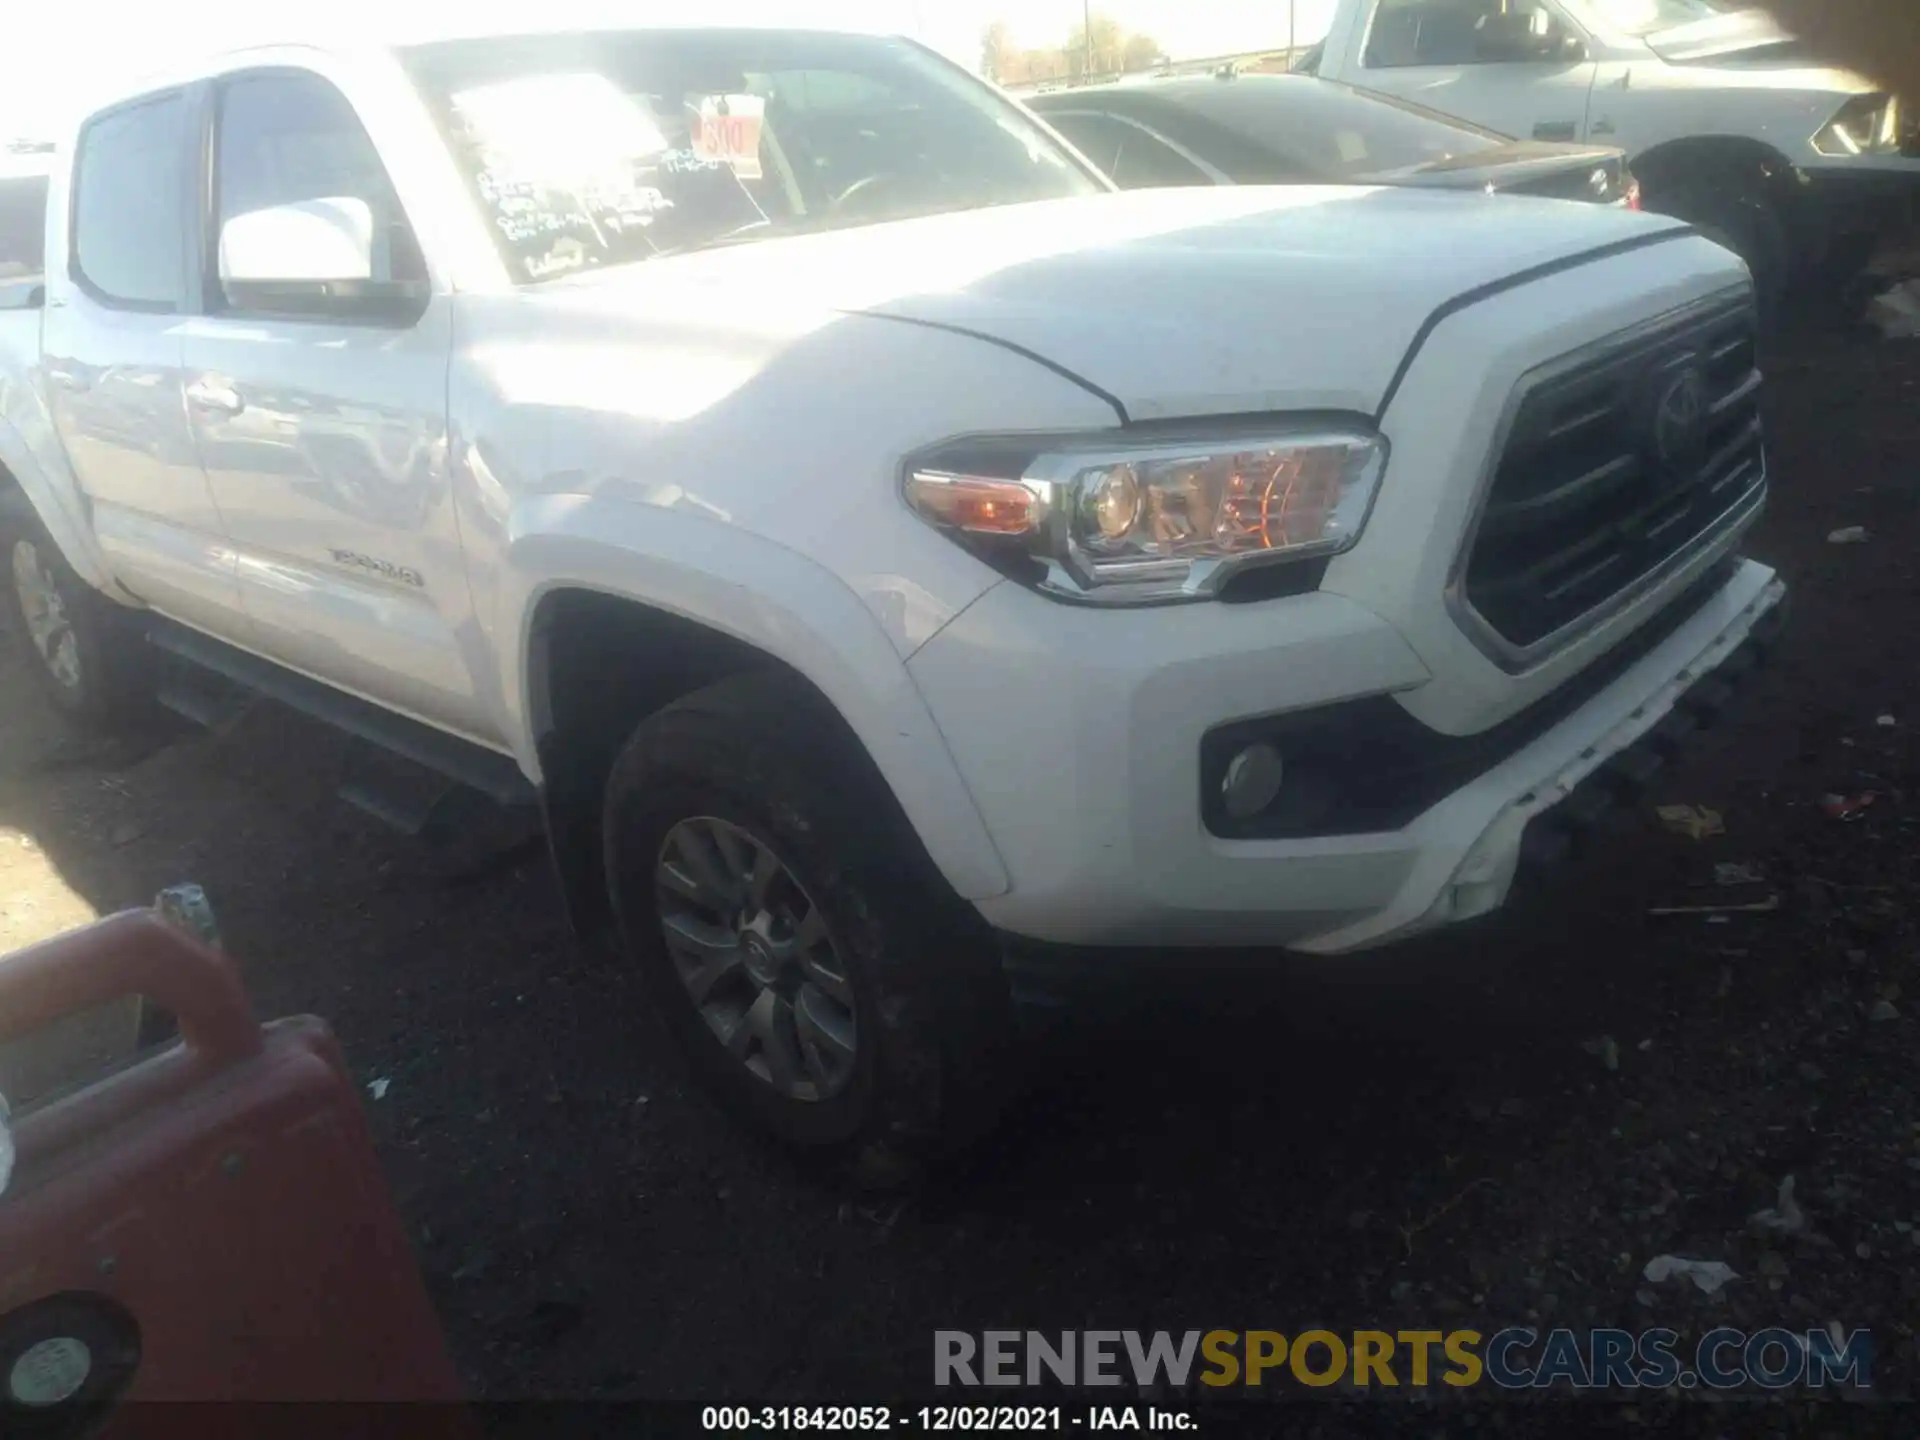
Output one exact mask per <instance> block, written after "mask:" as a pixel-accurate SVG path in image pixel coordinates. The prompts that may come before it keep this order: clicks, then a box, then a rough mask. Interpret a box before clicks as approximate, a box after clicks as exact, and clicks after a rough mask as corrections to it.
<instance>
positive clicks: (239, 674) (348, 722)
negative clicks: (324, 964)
mask: <svg viewBox="0 0 1920 1440" xmlns="http://www.w3.org/2000/svg"><path fill="white" fill-rule="evenodd" d="M147 639H148V642H149V643H150V644H152V645H153V646H154V648H156V649H158V650H160V651H162V652H164V653H165V654H167V655H170V656H173V657H174V658H175V659H177V660H182V661H185V662H186V663H187V664H188V665H191V666H194V667H196V668H198V669H200V670H203V671H207V672H210V673H211V674H212V675H216V676H218V677H220V678H221V679H223V680H226V681H230V682H231V683H232V684H234V685H237V686H239V687H241V688H242V689H244V690H248V691H251V692H253V693H254V694H256V695H260V696H263V697H265V698H266V699H269V700H275V701H278V702H279V703H280V704H282V705H285V706H287V707H289V708H290V709H294V710H298V711H300V712H301V713H302V714H304V715H310V716H312V717H313V718H314V719H316V720H319V721H320V722H322V723H323V724H326V725H330V726H332V727H333V728H334V729H336V730H341V731H344V732H345V733H346V734H348V735H349V736H352V737H353V738H354V739H356V740H361V741H365V742H366V743H367V744H369V745H372V746H374V747H376V748H377V749H380V750H384V751H386V752H387V753H388V754H390V755H395V756H398V757H399V758H400V759H402V760H407V761H411V762H412V763H413V764H414V765H417V766H419V767H421V768H423V769H426V770H430V771H432V772H434V773H435V774H436V775H439V776H443V777H444V778H446V779H448V780H452V781H454V782H455V783H457V784H459V785H462V786H464V787H466V788H467V789H469V790H474V791H478V792H479V793H480V794H482V795H484V796H486V797H487V798H488V799H489V800H492V801H493V802H494V803H495V804H497V805H502V806H507V807H510V808H517V807H520V806H533V805H537V804H539V795H538V793H537V792H536V791H535V790H534V788H533V786H532V785H531V784H530V783H528V781H527V777H526V776H524V775H522V774H521V773H520V767H519V765H517V764H516V763H515V762H514V761H513V759H512V758H511V757H510V756H506V755H502V754H500V753H498V752H497V751H493V750H488V749H486V748H484V747H482V746H479V745H475V744H473V743H472V742H470V741H467V740H461V739H459V738H458V737H456V736H452V735H448V734H445V733H443V732H442V731H439V730H435V729H433V728H432V727H431V726H428V725H422V724H421V723H420V722H419V721H417V720H409V719H407V718H406V717H405V716H404V715H395V714H394V713H393V712H392V711H389V710H383V709H381V708H380V707H379V706H378V705H374V704H372V703H371V702H369V701H366V700H361V699H359V698H358V697H356V696H353V695H348V694H346V693H345V692H343V691H340V690H336V689H334V688H333V687H332V686H331V685H326V684H322V683H321V682H320V681H318V680H310V679H308V678H307V677H306V676H304V675H298V674H295V673H294V672H293V671H291V670H288V669H285V668H284V667H282V666H279V665H276V664H274V663H273V662H272V661H271V660H262V659H261V658H260V657H259V656H257V655H250V654H248V653H247V652H246V651H244V650H239V649H236V648H234V647H233V646H231V645H227V644H223V643H222V642H221V641H218V640H214V639H211V638H209V637H208V636H205V635H202V634H200V633H199V632H197V631H194V630H188V629H187V628H186V627H184V626H182V625H178V624H175V623H173V622H172V621H165V620H161V621H156V623H155V624H154V626H153V628H152V630H151V631H150V632H149V634H148V637H147ZM176 698H178V695H176ZM163 703H164V702H163ZM189 703H192V702H189ZM169 708H172V707H171V706H169ZM189 718H198V717H197V716H190V717H189ZM343 788H345V789H349V790H353V791H355V794H349V795H347V796H346V798H347V799H348V800H349V801H350V802H351V803H355V804H360V798H356V795H360V796H361V798H372V799H373V804H370V805H368V804H361V805H360V808H362V809H366V810H368V811H369V813H372V814H375V815H377V816H379V818H381V819H383V820H386V819H389V818H390V817H391V818H392V819H396V820H397V819H401V818H402V817H408V816H412V815H415V814H421V813H422V812H421V811H420V809H419V807H417V806H416V805H411V804H396V803H394V802H393V801H391V800H390V799H388V798H387V797H385V796H384V795H382V796H379V797H374V795H373V791H372V787H369V786H366V785H364V784H363V785H358V786H355V785H353V784H351V783H350V784H349V785H348V786H346V787H343ZM362 792H364V794H362ZM441 798H442V799H444V796H442V797H441ZM439 803H440V802H439V800H436V801H435V803H434V804H433V805H431V806H428V807H426V810H425V813H424V815H423V818H422V819H421V824H420V827H419V828H425V826H426V824H427V823H428V818H429V817H430V815H431V812H432V811H433V810H436V809H438V808H439ZM402 828H407V826H405V825H403V826H402Z"/></svg>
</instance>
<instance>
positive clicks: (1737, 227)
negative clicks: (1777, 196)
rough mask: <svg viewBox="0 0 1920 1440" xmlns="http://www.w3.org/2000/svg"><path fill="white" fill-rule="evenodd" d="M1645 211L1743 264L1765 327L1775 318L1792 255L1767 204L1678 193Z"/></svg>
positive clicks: (1715, 193)
mask: <svg viewBox="0 0 1920 1440" xmlns="http://www.w3.org/2000/svg"><path fill="white" fill-rule="evenodd" d="M1649 208H1651V209H1654V210H1657V211H1659V212H1660V213H1661V214H1663V215H1671V216H1672V217H1673V218H1674V219H1676V220H1684V221H1686V222H1687V223H1688V224H1689V225H1692V226H1693V227H1694V228H1695V229H1697V230H1699V231H1700V233H1701V234H1703V235H1705V236H1706V237H1707V238H1708V239H1709V240H1712V241H1715V242H1716V243H1718V244H1720V245H1724V246H1725V247H1726V248H1727V249H1729V250H1731V251H1733V253H1734V254H1736V255H1738V256H1739V257H1740V258H1741V259H1742V260H1744V261H1746V262H1747V269H1748V270H1749V271H1750V272H1751V273H1752V275H1753V289H1754V296H1755V299H1756V300H1757V302H1758V304H1759V307H1760V315H1761V318H1762V319H1763V320H1764V321H1767V322H1769V323H1771V322H1772V321H1774V320H1775V319H1777V318H1778V316H1779V314H1780V308H1781V306H1782V304H1783V303H1784V302H1785V300H1786V297H1787V286H1788V282H1789V280H1790V278H1791V276H1792V270H1793V251H1792V246H1791V244H1790V243H1789V241H1788V239H1787V227H1786V224H1785V222H1783V221H1782V220H1781V218H1780V213H1779V211H1778V210H1777V209H1776V208H1775V207H1774V205H1773V203H1772V202H1771V201H1769V200H1768V199H1767V198H1766V197H1765V196H1763V195H1757V194H1753V193H1750V192H1747V191H1742V190H1732V189H1728V190H1722V189H1716V188H1713V187H1711V186H1701V187H1698V188H1694V187H1682V188H1679V189H1676V190H1674V191H1673V192H1671V193H1669V194H1665V195H1658V194H1657V195H1656V196H1655V198H1654V199H1653V200H1652V201H1651V202H1650V206H1649Z"/></svg>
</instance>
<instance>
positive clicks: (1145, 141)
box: [1028, 72, 1639, 208]
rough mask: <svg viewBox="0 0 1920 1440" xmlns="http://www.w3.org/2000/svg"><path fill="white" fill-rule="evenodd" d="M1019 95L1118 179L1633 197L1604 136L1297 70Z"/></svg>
mask: <svg viewBox="0 0 1920 1440" xmlns="http://www.w3.org/2000/svg"><path fill="white" fill-rule="evenodd" d="M1028 104H1029V105H1030V106H1031V107H1032V108H1033V109H1034V111H1036V112H1037V113H1038V114H1040V115H1041V116H1043V117H1045V119H1046V121H1047V123H1048V124H1050V125H1052V126H1053V127H1054V128H1055V129H1057V130H1058V131H1059V132H1060V133H1061V134H1062V135H1065V136H1066V137H1067V139H1069V140H1071V141H1072V142H1073V143H1074V145H1075V146H1076V147H1078V149H1079V150H1080V152H1081V153H1082V154H1083V155H1085V156H1086V157H1087V158H1088V159H1090V160H1092V161H1093V162H1094V164H1096V165H1098V166H1100V168H1101V169H1103V170H1105V171H1106V172H1107V174H1109V175H1111V176H1112V177H1113V179H1114V180H1115V181H1116V182H1117V183H1118V184H1119V185H1121V186H1122V187H1124V188H1127V189H1132V188H1134V187H1136V186H1142V185H1291V184H1310V185H1414V186H1431V187H1434V188H1438V189H1448V190H1478V191H1483V192H1487V193H1496V192H1498V193H1509V194H1517V195H1540V196H1546V197H1550V198H1552V199H1556V200H1584V201H1588V202H1591V203H1593V204H1599V205H1623V206H1626V207H1628V208H1637V206H1638V204H1639V192H1638V189H1637V188H1636V186H1635V183H1634V180H1633V177H1632V175H1631V174H1630V173H1629V172H1628V170H1627V166H1626V159H1625V157H1624V156H1623V155H1621V153H1620V152H1619V151H1618V150H1615V149H1612V148H1610V147H1608V146H1602V145H1549V144H1546V143H1543V142H1541V141H1536V140H1528V141H1516V140H1513V139H1511V138H1509V137H1508V136H1505V135H1500V134H1496V133H1495V132H1494V131H1491V130H1486V129H1483V128H1481V127H1480V126H1478V125H1474V124H1471V123H1469V122H1467V121H1462V120H1454V119H1450V118H1449V117H1447V116H1445V115H1440V114H1437V113H1435V112H1433V111H1430V110H1425V109H1422V108H1421V107H1419V106H1416V105H1409V104H1407V103H1406V102H1405V101H1400V100H1394V99H1391V98H1388V97H1385V96H1374V95H1369V94H1367V93H1366V92H1365V91H1362V90H1356V89H1354V88H1353V87H1352V86H1350V85H1341V84H1338V83H1336V82H1334V81H1329V80H1316V79H1313V78H1311V77H1309V76H1304V75H1234V74H1232V73H1231V72H1228V73H1227V74H1224V75H1221V76H1217V77H1197V76H1196V77H1183V78H1169V79H1163V80H1154V81H1150V82H1146V83H1139V84H1125V83H1116V84H1110V85H1090V86H1085V87H1083V88H1079V89H1074V90H1066V91H1056V92H1055V93H1053V94H1051V95H1040V96H1035V97H1034V98H1033V99H1031V100H1030V101H1028Z"/></svg>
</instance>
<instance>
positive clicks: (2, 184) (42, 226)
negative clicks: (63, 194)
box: [0, 154, 51, 283]
mask: <svg viewBox="0 0 1920 1440" xmlns="http://www.w3.org/2000/svg"><path fill="white" fill-rule="evenodd" d="M50 160H51V157H49V156H46V155H9V154H0V283H4V282H6V281H8V280H14V279H18V278H20V277H22V276H37V275H38V274H39V273H40V270H41V265H42V254H41V252H42V250H43V249H44V248H45V246H46V243H47V170H48V167H49V163H50Z"/></svg>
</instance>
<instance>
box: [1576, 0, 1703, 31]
mask: <svg viewBox="0 0 1920 1440" xmlns="http://www.w3.org/2000/svg"><path fill="white" fill-rule="evenodd" d="M1573 8H1574V9H1576V10H1578V11H1579V12H1580V15H1581V18H1582V19H1583V20H1585V21H1586V22H1587V25H1588V26H1589V28H1591V29H1594V30H1603V31H1610V32H1612V33H1613V34H1616V35H1651V34H1652V33H1653V32H1654V31H1656V30H1672V29H1675V28H1677V27H1678V26H1681V25H1692V24H1694V23H1695V22H1696V21H1700V20H1712V19H1714V18H1715V17H1716V16H1719V15H1724V14H1726V13H1727V11H1729V10H1737V9H1740V8H1741V6H1740V4H1739V3H1734V0H1729V3H1725V4H1722V3H1718V0H1573Z"/></svg>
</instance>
